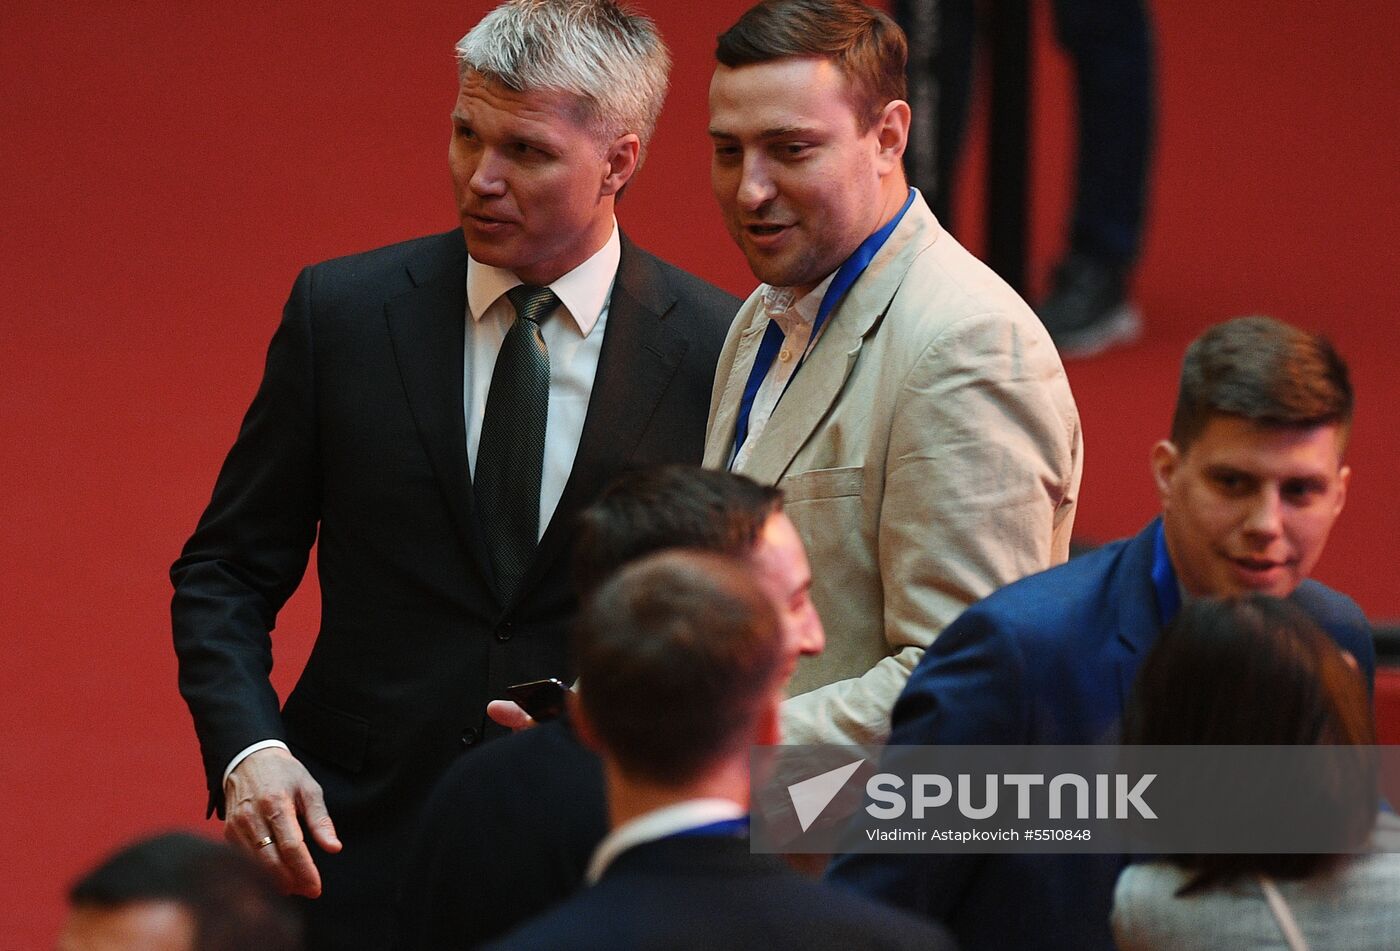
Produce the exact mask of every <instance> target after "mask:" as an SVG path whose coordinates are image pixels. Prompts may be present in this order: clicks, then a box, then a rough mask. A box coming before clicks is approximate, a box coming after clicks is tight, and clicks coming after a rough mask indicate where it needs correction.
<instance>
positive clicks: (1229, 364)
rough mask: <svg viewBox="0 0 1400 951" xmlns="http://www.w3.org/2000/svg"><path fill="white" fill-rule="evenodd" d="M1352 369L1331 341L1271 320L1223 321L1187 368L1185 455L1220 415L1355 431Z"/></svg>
mask: <svg viewBox="0 0 1400 951" xmlns="http://www.w3.org/2000/svg"><path fill="white" fill-rule="evenodd" d="M1351 414H1352V391H1351V381H1350V379H1348V376H1347V365H1346V364H1345V363H1344V362H1343V361H1342V358H1341V357H1340V356H1338V355H1337V351H1336V350H1334V349H1332V344H1330V343H1329V342H1328V341H1327V339H1326V338H1325V337H1322V336H1320V335H1318V334H1310V333H1306V332H1305V331H1302V330H1299V329H1298V328H1297V327H1291V326H1289V325H1288V324H1285V323H1283V322H1282V321H1280V320H1274V319H1273V318H1271V317H1236V318H1235V319H1233V320H1227V321H1225V322H1224V323H1221V324H1216V325H1215V326H1214V327H1212V328H1210V329H1209V330H1207V331H1206V332H1205V333H1203V334H1201V336H1199V337H1197V338H1196V339H1195V340H1194V341H1193V342H1192V343H1191V346H1189V347H1187V348H1186V357H1185V359H1184V360H1183V361H1182V365H1181V385H1180V387H1179V388H1178V391H1177V398H1176V413H1175V415H1174V416H1173V417H1172V432H1171V439H1172V442H1173V443H1175V444H1176V447H1177V449H1179V450H1182V451H1185V450H1186V449H1187V447H1188V446H1189V445H1190V444H1191V443H1192V442H1193V441H1194V440H1195V439H1196V437H1197V436H1199V435H1200V434H1201V431H1202V430H1204V429H1205V427H1206V424H1207V423H1209V422H1210V419H1211V417H1212V416H1216V415H1226V416H1236V417H1240V418H1243V419H1246V420H1249V421H1250V422H1253V423H1258V424H1260V425H1263V426H1276V427H1280V428H1299V429H1304V428H1311V427H1313V426H1323V425H1328V424H1335V425H1337V426H1340V427H1341V429H1342V433H1343V435H1344V436H1345V434H1346V432H1347V431H1348V429H1349V428H1350V426H1351Z"/></svg>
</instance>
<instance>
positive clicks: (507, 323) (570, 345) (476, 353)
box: [462, 221, 622, 537]
mask: <svg viewBox="0 0 1400 951" xmlns="http://www.w3.org/2000/svg"><path fill="white" fill-rule="evenodd" d="M621 254H622V242H621V239H620V238H619V237H618V232H617V222H616V221H614V222H613V230H612V235H611V236H610V237H609V238H608V241H607V243H606V244H604V245H603V247H602V248H601V249H600V250H599V251H598V252H597V253H595V254H594V255H593V256H592V257H591V258H589V259H588V260H587V261H584V262H583V263H582V264H580V265H579V266H578V267H576V268H574V269H573V270H572V271H570V272H569V273H568V274H565V275H564V276H563V277H561V278H559V280H557V281H554V282H553V283H551V284H550V285H549V289H550V290H552V291H554V294H555V296H556V297H558V298H559V302H560V306H559V308H558V309H557V310H555V311H554V312H553V313H552V314H550V315H549V317H548V319H546V320H544V321H543V322H542V323H541V324H540V333H541V334H542V335H543V336H544V342H545V346H546V347H548V348H549V415H548V416H547V417H546V419H545V431H544V469H543V471H542V472H541V473H540V528H539V533H540V536H541V537H543V535H544V530H545V528H546V527H547V526H548V525H549V520H550V517H551V516H553V515H554V509H555V507H556V506H558V504H559V497H560V496H561V495H563V494H564V484H565V483H566V482H568V481H569V472H570V471H572V469H573V467H574V456H576V455H577V454H578V443H579V437H580V436H581V435H582V434H583V420H584V417H585V416H586V415H587V414H588V398H589V395H590V394H591V393H592V392H593V378H594V377H595V376H597V375H598V355H599V353H601V352H602V349H603V331H604V328H605V327H606V326H607V322H608V302H609V301H610V300H611V297H612V286H613V280H614V278H616V277H617V262H618V259H619V257H620V256H621ZM521 283H523V282H522V281H521V280H520V278H518V277H516V276H515V275H514V274H512V273H511V272H510V271H506V270H502V269H501V268H496V267H491V266H490V265H487V264H482V263H481V262H479V261H477V260H475V259H474V258H472V257H470V256H468V257H467V334H466V339H467V343H466V347H465V351H466V352H465V353H464V354H463V360H464V362H465V369H466V372H465V374H464V378H463V379H464V382H463V391H462V402H463V410H464V412H465V414H466V422H467V462H468V464H469V465H470V466H471V471H472V474H473V476H475V474H476V450H477V446H478V445H479V444H480V443H481V424H482V420H483V419H485V417H486V396H487V393H488V392H489V391H490V389H491V373H492V371H493V370H494V369H495V367H496V357H497V356H498V355H499V354H500V352H501V343H502V341H504V340H505V337H506V331H508V330H510V327H511V324H513V323H515V309H514V308H512V307H511V305H510V301H509V300H508V299H507V298H506V291H508V290H510V289H511V288H513V287H516V286H518V285H520V284H521Z"/></svg>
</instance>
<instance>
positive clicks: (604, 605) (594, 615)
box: [574, 551, 783, 787]
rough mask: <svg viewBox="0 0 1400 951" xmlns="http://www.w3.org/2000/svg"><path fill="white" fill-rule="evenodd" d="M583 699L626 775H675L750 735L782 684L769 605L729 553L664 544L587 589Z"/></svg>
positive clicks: (675, 778)
mask: <svg viewBox="0 0 1400 951" xmlns="http://www.w3.org/2000/svg"><path fill="white" fill-rule="evenodd" d="M574 648H575V652H576V654H577V658H578V672H579V680H580V687H579V700H580V702H581V704H582V706H583V712H584V713H585V715H586V716H587V718H588V721H589V723H590V724H591V725H592V727H593V730H594V732H595V733H596V734H597V738H598V741H599V743H600V745H601V746H602V747H603V750H604V752H605V754H606V755H607V756H608V757H610V758H611V759H612V760H613V761H615V762H616V763H617V765H618V766H619V768H620V769H621V770H622V771H623V772H624V773H626V774H627V775H628V776H632V777H636V778H639V779H644V780H647V781H650V782H654V783H658V784H661V785H665V786H671V787H676V786H681V785H683V784H685V783H687V782H690V781H692V780H694V779H696V778H698V777H700V776H702V775H703V774H704V772H705V770H706V769H707V768H709V767H711V766H713V765H714V764H715V763H717V762H719V761H720V760H722V759H723V758H724V757H725V756H727V755H731V754H733V753H734V752H736V751H737V750H740V749H742V748H743V747H745V746H748V745H749V744H751V743H752V742H753V741H754V736H755V728H756V726H757V723H758V715H759V713H760V712H761V709H762V704H763V703H764V701H765V700H766V699H768V698H769V697H771V696H772V694H773V692H775V691H776V690H777V689H778V683H779V680H780V677H781V668H782V660H783V644H782V635H781V632H780V629H779V626H778V618H777V615H776V614H775V612H774V610H773V606H772V604H771V603H770V602H769V600H768V598H766V597H765V596H764V594H763V592H762V591H761V590H760V589H759V588H758V586H757V584H756V583H755V582H754V581H753V579H752V578H751V577H750V572H749V571H747V569H746V568H745V567H744V566H743V565H742V563H740V562H737V561H735V560H734V559H732V558H725V557H723V556H720V555H715V554H711V553H709V552H694V551H666V552H661V553H658V554H654V555H649V556H647V557H646V558H643V559H641V560H640V561H636V562H633V563H632V564H630V565H628V566H627V567H625V568H623V569H622V570H621V571H619V572H618V573H617V574H616V575H614V576H613V577H612V578H611V579H609V580H608V581H606V582H604V583H603V585H602V586H601V587H600V588H598V590H597V591H596V592H594V594H593V597H591V598H590V599H589V600H588V601H587V602H586V603H585V605H584V608H583V611H582V612H581V613H580V615H579V619H578V622H577V627H576V629H575V634H574Z"/></svg>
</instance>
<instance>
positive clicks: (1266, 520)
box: [1244, 486, 1283, 538]
mask: <svg viewBox="0 0 1400 951" xmlns="http://www.w3.org/2000/svg"><path fill="white" fill-rule="evenodd" d="M1244 529H1245V531H1246V532H1247V533H1248V534H1250V535H1253V536H1256V537H1263V538H1274V537H1276V536H1278V535H1279V534H1281V533H1282V532H1283V499H1282V498H1281V497H1280V495H1279V491H1278V489H1277V488H1275V487H1273V486H1265V487H1263V488H1262V489H1260V490H1259V492H1258V493H1257V494H1256V495H1255V496H1254V497H1253V498H1252V499H1250V502H1249V512H1248V514H1247V516H1246V518H1245V523H1244Z"/></svg>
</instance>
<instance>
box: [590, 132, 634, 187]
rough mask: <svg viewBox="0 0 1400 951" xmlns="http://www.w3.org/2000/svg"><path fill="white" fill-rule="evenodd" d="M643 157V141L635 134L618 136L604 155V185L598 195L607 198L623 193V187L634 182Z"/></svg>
mask: <svg viewBox="0 0 1400 951" xmlns="http://www.w3.org/2000/svg"><path fill="white" fill-rule="evenodd" d="M641 156H642V140H641V139H639V138H638V137H637V134H636V133H635V132H629V133H627V134H626V135H622V136H618V137H617V138H616V139H614V140H613V142H612V144H611V145H609V146H608V150H607V151H606V152H604V153H603V162H604V167H603V184H602V188H600V189H599V192H598V194H599V195H600V196H601V197H603V198H607V197H608V196H609V195H616V194H617V193H618V192H620V191H622V187H623V186H624V185H626V184H627V183H628V182H629V181H631V180H632V176H633V175H634V174H635V173H636V171H637V162H638V160H639V159H640V158H641Z"/></svg>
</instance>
